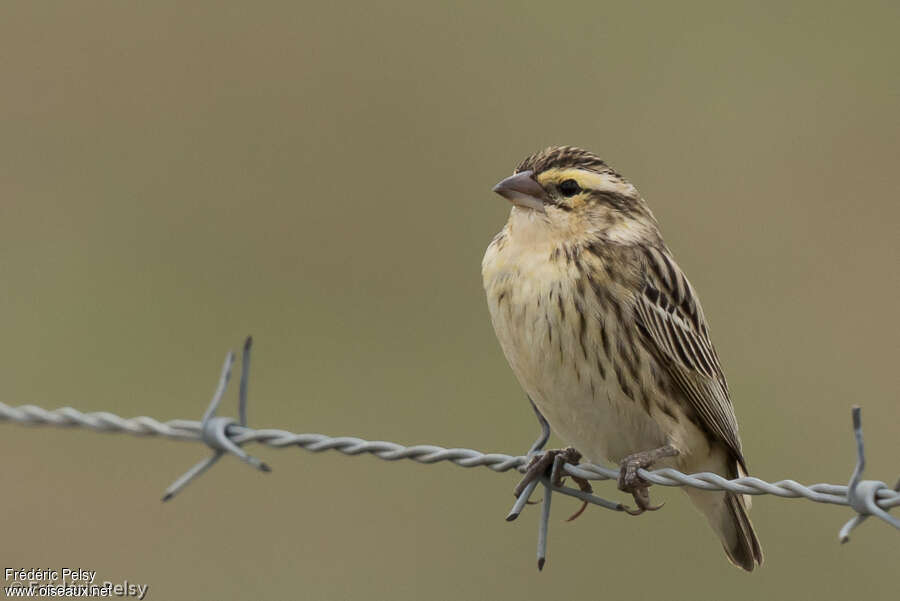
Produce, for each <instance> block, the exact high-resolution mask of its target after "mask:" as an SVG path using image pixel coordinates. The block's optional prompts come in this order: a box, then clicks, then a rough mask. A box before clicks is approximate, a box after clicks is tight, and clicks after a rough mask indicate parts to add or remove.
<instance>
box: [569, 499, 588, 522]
mask: <svg viewBox="0 0 900 601" xmlns="http://www.w3.org/2000/svg"><path fill="white" fill-rule="evenodd" d="M587 506H588V502H587V501H582V502H581V507H579V508H578V511H576V512H575V513H573V514H572V515H570V516H569V517H567V518H566V521H567V522H571V521H573V520H574V519H575V518H577V517H578V516H580V515H581V514H582V513H584V510H585V509H587Z"/></svg>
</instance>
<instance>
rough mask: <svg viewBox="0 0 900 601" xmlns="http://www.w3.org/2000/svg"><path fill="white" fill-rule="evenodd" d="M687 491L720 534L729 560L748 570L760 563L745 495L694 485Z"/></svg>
mask: <svg viewBox="0 0 900 601" xmlns="http://www.w3.org/2000/svg"><path fill="white" fill-rule="evenodd" d="M686 492H687V493H688V496H690V497H691V500H692V501H693V502H694V505H696V506H697V508H698V509H699V510H700V511H701V513H703V515H705V516H706V519H707V520H708V521H709V525H710V526H712V529H713V530H715V532H716V534H717V535H718V536H719V539H720V540H721V541H722V547H723V548H724V549H725V555H727V556H728V560H729V561H730V562H731V563H733V564H734V565H735V566H737V567H739V568H742V569H744V570H747V571H748V572H752V571H753V569H754V568H755V567H756V566H757V565H762V563H763V552H762V547H761V546H760V544H759V538H758V537H757V536H756V531H755V530H754V528H753V523H752V522H751V521H750V516H748V515H747V505H746V503H745V501H744V495H737V494H734V493H721V492H708V491H700V490H696V489H687V491H686Z"/></svg>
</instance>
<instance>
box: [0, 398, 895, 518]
mask: <svg viewBox="0 0 900 601" xmlns="http://www.w3.org/2000/svg"><path fill="white" fill-rule="evenodd" d="M0 420H2V421H8V422H14V423H17V424H24V425H30V426H39V425H45V426H59V427H73V428H86V429H88V430H94V431H97V432H120V433H124V434H131V435H134V436H160V437H163V438H169V439H173V440H187V441H196V442H202V440H203V438H202V435H201V433H202V430H203V425H202V422H200V421H194V420H184V419H173V420H170V421H166V422H161V421H159V420H157V419H154V418H152V417H146V416H139V417H132V418H123V417H120V416H118V415H115V414H113V413H109V412H107V411H96V412H90V413H83V412H81V411H79V410H77V409H73V408H72V407H62V408H59V409H53V410H47V409H44V408H42V407H38V406H36V405H20V406H18V407H11V406H9V405H7V404H5V403H2V402H0ZM227 433H228V436H229V437H230V438H231V440H232V441H233V442H234V443H236V444H237V445H239V446H240V445H244V444H247V443H251V442H255V443H259V444H263V445H266V446H270V447H274V448H276V449H283V448H287V447H293V446H296V447H299V448H301V449H304V450H307V451H311V452H313V453H321V452H323V451H338V452H340V453H343V454H345V455H365V454H369V455H374V456H375V457H378V458H379V459H384V460H385V461H399V460H401V459H409V460H411V461H416V462H418V463H426V464H432V463H440V462H444V461H447V462H450V463H452V464H454V465H458V466H460V467H486V468H489V469H491V470H493V471H495V472H506V471H509V470H513V469H518V468H520V467H522V466H524V465H525V464H526V463H527V462H528V457H527V456H526V455H507V454H505V453H482V452H481V451H476V450H474V449H464V448H445V447H440V446H436V445H412V446H406V445H402V444H398V443H396V442H388V441H383V440H364V439H362V438H356V437H354V436H328V435H325V434H313V433H305V434H298V433H294V432H289V431H287V430H279V429H273V428H264V429H254V428H249V427H246V426H239V425H230V426H228V428H227ZM564 470H565V472H566V473H567V474H569V475H570V476H579V477H581V478H585V479H587V480H615V479H617V478H618V477H619V470H618V469H613V468H609V467H604V466H599V465H592V464H587V463H582V464H579V465H577V466H573V465H569V464H566V465H565V466H564ZM639 474H640V476H641V477H642V478H644V479H645V480H647V481H648V482H651V483H653V484H658V485H660V486H690V487H693V488H699V489H702V490H726V491H731V492H736V493H741V494H748V495H774V496H777V497H783V498H788V499H797V498H804V499H809V500H810V501H816V502H818V503H831V504H835V505H848V506H849V505H850V501H849V500H848V498H847V486H846V485H840V484H812V485H809V486H806V485H803V484H800V483H799V482H796V481H794V480H779V481H777V482H766V481H764V480H761V479H759V478H753V477H745V478H736V479H734V480H728V479H726V478H723V477H721V476H719V475H716V474H713V473H710V472H702V473H699V474H684V473H682V472H679V471H678V470H675V469H671V468H665V469H658V470H640V471H639ZM575 492H578V491H575ZM876 497H877V501H876V502H877V504H878V506H879V507H880V508H882V509H890V508H892V507H897V506H900V492H896V491H892V490H889V489H881V490H879V491H878V493H877V495H876Z"/></svg>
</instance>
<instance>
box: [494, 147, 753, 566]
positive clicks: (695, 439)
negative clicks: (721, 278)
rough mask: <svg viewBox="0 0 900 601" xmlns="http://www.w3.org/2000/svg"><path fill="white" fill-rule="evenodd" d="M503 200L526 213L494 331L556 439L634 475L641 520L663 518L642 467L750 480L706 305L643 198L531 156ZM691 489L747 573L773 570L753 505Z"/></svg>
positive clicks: (510, 250) (583, 158)
mask: <svg viewBox="0 0 900 601" xmlns="http://www.w3.org/2000/svg"><path fill="white" fill-rule="evenodd" d="M494 192H496V193H497V194H499V195H500V196H503V197H504V198H506V199H508V200H509V201H510V202H511V203H512V210H511V212H510V215H509V220H508V221H507V223H506V226H505V227H504V228H503V230H502V231H501V232H500V233H499V234H497V236H496V237H495V238H494V240H493V241H492V242H491V244H490V246H488V249H487V252H486V253H485V255H484V261H483V263H482V276H483V279H484V288H485V292H486V293H487V300H488V306H489V309H490V313H491V321H492V323H493V325H494V331H495V332H496V334H497V338H498V339H499V341H500V346H501V347H502V349H503V353H504V354H505V355H506V359H507V361H508V362H509V364H510V366H511V367H512V370H513V372H514V373H515V375H516V377H517V378H518V380H519V383H520V384H521V385H522V387H523V388H524V389H525V392H526V393H527V394H528V396H529V398H530V399H531V401H532V403H534V405H535V407H536V408H537V409H538V410H539V411H540V413H541V414H542V415H543V416H544V417H545V418H546V420H547V421H548V422H549V423H550V426H551V428H552V429H553V431H554V432H555V433H556V434H557V435H558V436H559V437H560V438H561V439H562V440H564V441H565V442H566V444H569V445H572V447H574V449H575V450H577V453H580V455H582V456H583V457H584V458H585V459H586V460H587V461H589V462H592V463H602V462H605V461H612V462H615V463H617V464H619V465H620V466H621V468H622V470H621V476H620V478H619V488H620V489H621V490H623V491H625V492H629V493H631V494H632V495H633V497H634V500H635V503H636V504H637V506H638V509H637V510H636V511H634V513H640V512H643V511H645V510H650V509H656V508H657V507H653V506H651V505H650V503H649V494H648V491H647V488H648V484H647V483H646V482H644V481H643V480H641V479H640V477H638V476H637V470H638V469H639V468H644V467H649V466H651V465H655V466H656V467H674V468H676V469H679V470H681V471H683V472H686V473H695V472H715V473H717V474H720V475H721V476H724V477H726V478H736V477H739V476H744V475H746V474H747V464H746V461H745V459H744V455H743V452H742V451H741V439H740V437H739V436H738V426H737V420H736V419H735V415H734V408H733V407H732V404H731V399H730V397H729V393H728V385H727V384H726V382H725V376H724V375H723V373H722V368H721V367H720V365H719V358H718V356H717V354H716V350H715V348H714V347H713V344H712V341H711V340H710V336H709V330H708V328H707V324H706V319H705V318H704V316H703V310H702V309H701V307H700V301H699V299H698V298H697V294H696V293H695V292H694V289H693V288H692V287H691V285H690V283H688V280H687V278H686V277H685V276H684V273H683V272H682V271H681V269H680V268H679V267H678V265H677V264H676V263H675V259H674V258H673V257H672V253H671V252H670V251H669V249H668V248H667V247H666V245H665V243H664V242H663V239H662V236H661V234H660V232H659V227H658V225H657V222H656V219H655V218H654V217H653V213H651V212H650V209H649V207H648V206H647V204H646V203H645V202H644V200H643V199H642V198H641V196H640V195H639V194H638V191H637V190H636V189H635V187H634V186H633V185H631V184H630V183H629V182H628V181H627V180H625V178H623V177H622V176H621V175H619V174H618V173H617V172H616V171H614V170H613V169H611V168H610V167H609V166H608V165H607V164H606V163H604V162H603V161H602V160H601V159H600V158H599V157H597V156H596V155H594V154H592V153H590V152H588V151H585V150H582V149H580V148H574V147H570V146H561V147H551V148H547V149H546V150H543V151H541V152H538V153H537V154H534V155H532V156H530V157H528V158H526V159H525V160H524V161H522V162H521V163H519V165H518V167H516V169H515V172H514V175H512V176H511V177H508V178H506V179H504V180H503V181H501V182H500V183H498V184H497V185H496V186H495V187H494ZM557 452H561V451H557ZM569 452H570V453H574V452H575V451H572V450H570V451H569ZM551 453H552V452H551ZM577 453H576V454H575V456H576V457H577ZM571 456H572V455H571V454H568V455H567V457H571ZM545 457H547V456H545ZM543 465H546V463H544V464H543ZM541 469H543V468H541ZM685 491H686V492H687V494H688V496H689V497H690V499H691V501H692V502H693V503H694V505H695V506H696V507H697V508H698V509H699V510H700V512H701V513H703V515H705V516H706V519H707V520H708V521H709V524H710V526H712V528H713V530H714V531H715V532H716V534H717V535H718V537H719V539H720V540H721V542H722V546H723V547H724V549H725V553H726V555H727V556H728V559H729V560H730V561H731V562H732V563H733V564H734V565H736V566H739V567H741V568H743V569H745V570H747V571H751V570H753V568H754V567H756V566H757V565H760V564H762V561H763V554H762V549H761V548H760V544H759V539H758V538H757V536H756V532H755V531H754V529H753V524H752V523H751V522H750V518H749V517H748V515H747V512H748V510H749V508H750V500H749V497H746V496H743V495H736V494H732V493H723V492H707V491H701V490H698V489H694V488H685ZM576 515H577V514H576Z"/></svg>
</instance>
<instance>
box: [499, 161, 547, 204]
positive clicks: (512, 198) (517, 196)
mask: <svg viewBox="0 0 900 601" xmlns="http://www.w3.org/2000/svg"><path fill="white" fill-rule="evenodd" d="M533 175H534V172H532V171H522V172H521V173H516V174H515V175H511V176H509V177H507V178H506V179H505V180H503V181H501V182H500V183H498V184H497V185H496V186H494V192H496V193H497V194H499V195H500V196H502V197H503V198H505V199H506V200H508V201H509V202H511V203H513V204H514V205H518V206H520V207H525V208H528V209H534V210H535V211H541V212H542V213H543V212H544V201H546V200H547V193H546V192H545V191H544V189H543V188H542V187H541V185H540V184H539V183H537V182H536V181H535V180H534V178H533V177H532V176H533Z"/></svg>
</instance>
